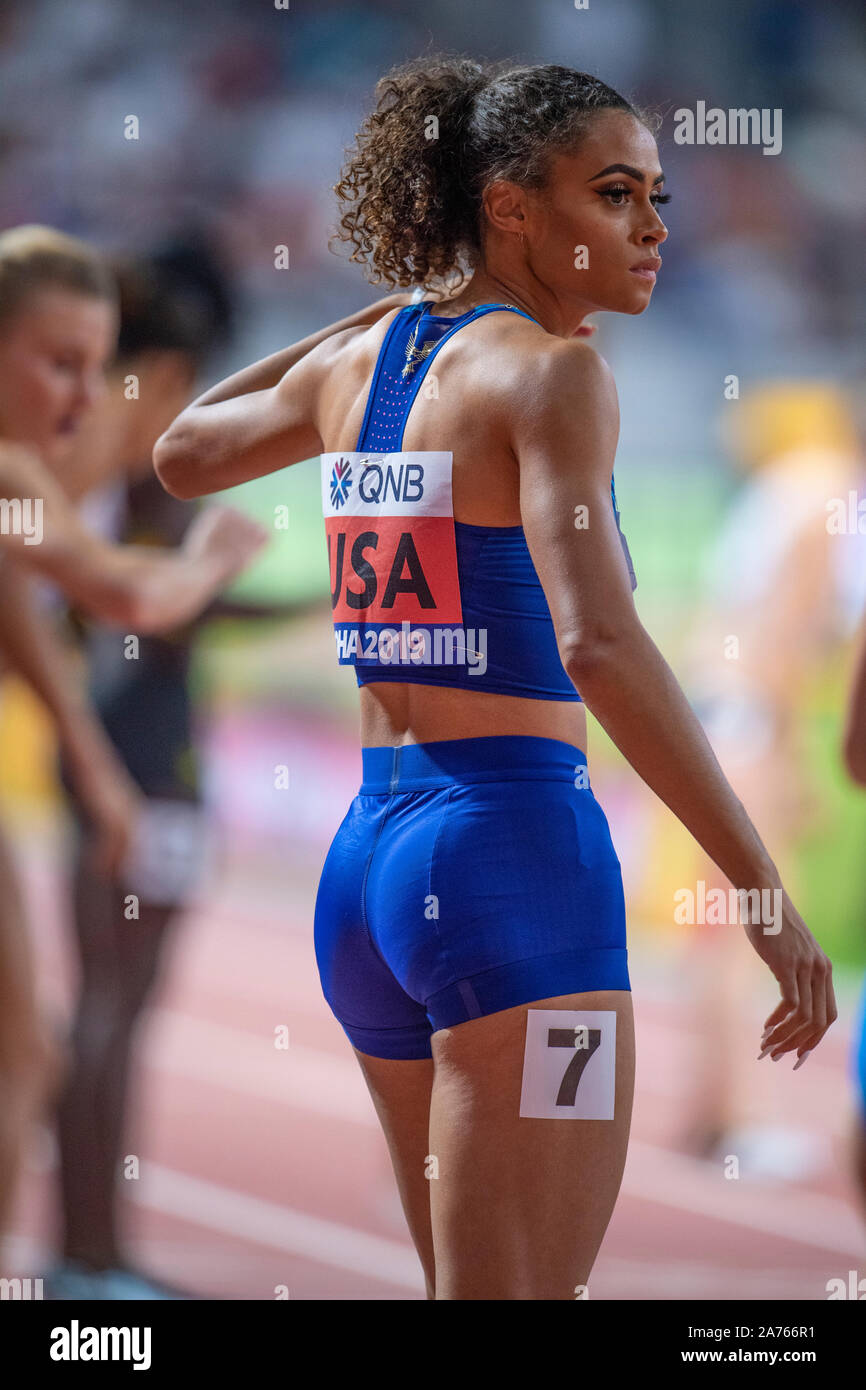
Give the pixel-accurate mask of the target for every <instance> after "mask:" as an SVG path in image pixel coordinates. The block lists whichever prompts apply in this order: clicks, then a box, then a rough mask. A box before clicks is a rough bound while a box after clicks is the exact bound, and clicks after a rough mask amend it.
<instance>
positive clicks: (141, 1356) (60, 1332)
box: [49, 1318, 151, 1371]
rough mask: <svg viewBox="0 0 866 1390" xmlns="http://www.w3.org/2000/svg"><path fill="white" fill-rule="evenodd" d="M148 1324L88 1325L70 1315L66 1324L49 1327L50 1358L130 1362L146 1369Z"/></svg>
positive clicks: (147, 1359) (147, 1361)
mask: <svg viewBox="0 0 866 1390" xmlns="http://www.w3.org/2000/svg"><path fill="white" fill-rule="evenodd" d="M150 1337H151V1329H150V1328H149V1327H88V1326H87V1325H86V1324H85V1326H84V1327H82V1326H81V1324H80V1323H79V1321H78V1319H77V1318H73V1319H72V1321H71V1323H70V1324H69V1326H68V1327H52V1329H51V1346H50V1348H49V1355H50V1357H51V1360H52V1361H131V1362H132V1363H133V1366H132V1369H133V1370H134V1371H148V1370H150Z"/></svg>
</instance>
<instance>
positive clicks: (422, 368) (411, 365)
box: [355, 299, 637, 589]
mask: <svg viewBox="0 0 866 1390" xmlns="http://www.w3.org/2000/svg"><path fill="white" fill-rule="evenodd" d="M433 303H434V301H433V300H431V299H425V300H423V301H422V302H421V303H419V304H407V305H406V307H405V308H404V309H401V310H400V312H399V313H398V314H395V316H394V319H393V321H392V323H391V324H390V326H389V328H388V332H387V333H386V334H385V339H384V342H383V343H382V346H381V348H380V349H379V356H378V358H377V360H376V367H375V370H374V372H373V379H372V381H371V383H370V390H369V393H368V396H367V406H366V409H365V411H364V419H363V422H362V424H361V431H360V434H359V435H358V442H357V444H356V445H355V450H356V452H358V453H362V452H364V451H365V450H371V451H372V450H375V451H376V452H377V453H395V454H396V453H399V452H400V450H401V449H402V447H403V434H404V432H405V429H406V421H407V420H408V418H409V412H410V410H411V409H412V405H413V403H414V401H415V398H416V396H417V395H418V392H419V390H420V389H421V384H422V382H423V380H424V377H425V376H426V374H427V372H428V371H429V370H430V364H431V363H432V361H433V358H434V357H435V356H436V353H437V352H438V351H439V349H440V348H441V346H442V344H443V343H446V342H447V341H448V339H449V338H450V337H451V336H452V335H453V334H454V333H457V332H458V331H459V330H460V329H461V328H463V327H464V325H465V324H467V323H472V322H474V320H475V319H479V318H481V317H482V316H483V315H484V314H493V313H496V312H498V311H499V310H505V311H506V312H507V313H510V314H520V315H521V316H522V317H523V318H525V319H529V320H530V322H531V323H537V322H538V320H537V319H534V318H533V317H532V315H531V314H527V313H526V312H525V311H524V310H523V309H518V308H517V306H516V305H515V304H481V305H479V306H478V308H477V309H471V310H469V311H468V312H467V313H465V314H461V315H458V317H457V318H454V319H446V318H437V317H436V316H435V315H431V314H430V312H429V311H430V308H431V306H432V305H433ZM419 337H420V338H421V339H422V341H421V343H420V344H419V343H418V338H419ZM425 349H427V351H426V352H425ZM610 497H611V502H612V504H613V512H614V517H615V519H616V525H617V530H618V531H619V533H620V539H621V541H622V547H623V552H624V554H625V558H626V563H627V565H628V570H629V576H630V578H631V584H632V588H633V589H634V588H635V587H636V586H637V579H636V577H635V572H634V565H633V564H632V558H631V555H630V553H629V549H628V545H627V544H626V539H625V536H624V535H623V534H622V528H621V527H620V516H619V509H618V507H617V505H616V491H615V488H614V479H613V473H611V479H610Z"/></svg>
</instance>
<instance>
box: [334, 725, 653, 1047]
mask: <svg viewBox="0 0 866 1390" xmlns="http://www.w3.org/2000/svg"><path fill="white" fill-rule="evenodd" d="M361 751H362V769H363V781H362V783H361V786H360V788H359V790H358V794H357V796H356V797H355V798H354V800H353V801H352V803H351V805H350V807H349V809H348V811H347V813H346V815H345V817H344V819H343V823H342V824H341V826H340V828H339V830H338V831H337V833H336V836H335V837H334V840H333V842H332V844H331V847H330V849H329V850H328V854H327V857H326V859H325V864H324V867H323V869H322V877H321V881H320V883H319V890H318V894H317V898H316V910H315V947H316V959H317V961H318V966H319V977H320V979H321V982H322V989H323V991H324V994H325V998H326V999H327V1001H328V1004H329V1005H330V1007H331V1009H332V1010H333V1013H334V1015H335V1017H336V1018H337V1020H338V1022H339V1023H340V1024H341V1026H342V1028H343V1030H344V1032H345V1033H346V1035H347V1037H348V1038H349V1041H350V1042H351V1043H352V1044H353V1046H354V1047H356V1048H357V1049H358V1051H359V1052H364V1053H367V1054H368V1055H370V1056H372V1057H391V1058H417V1057H430V1056H432V1051H431V1047H430V1037H431V1034H433V1033H434V1032H436V1031H437V1029H440V1028H450V1027H452V1026H454V1025H455V1024H458V1023H465V1022H467V1021H468V1020H469V1019H472V1018H481V1017H483V1016H484V1015H486V1014H493V1013H497V1012H498V1011H499V1010H500V1009H510V1008H512V1007H514V1006H515V1005H517V1004H527V1003H530V1002H531V1001H532V1000H534V999H547V998H553V997H555V996H557V995H562V994H574V993H577V992H580V991H585V990H599V989H622V990H628V989H630V988H631V985H630V983H629V976H628V956H627V951H626V931H625V902H624V898H623V887H622V873H621V870H620V863H619V859H618V858H617V855H616V851H615V850H614V847H613V844H612V842H611V838H610V830H609V827H608V823H607V818H606V816H605V814H604V812H603V811H602V809H601V806H600V805H599V804H598V802H597V801H596V799H595V796H594V795H593V792H592V790H591V788H590V786H589V780H588V777H587V775H586V757H585V755H584V754H583V753H582V752H581V750H580V749H579V748H577V747H575V746H573V745H572V744H570V743H564V742H562V741H560V740H559V739H552V738H536V737H530V736H528V735H512V734H508V735H493V736H490V737H486V738H462V739H446V740H442V741H437V742H434V743H418V744H409V745H406V746H404V747H402V748H393V747H376V748H363V749H362V750H361Z"/></svg>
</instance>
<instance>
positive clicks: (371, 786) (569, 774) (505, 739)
mask: <svg viewBox="0 0 866 1390" xmlns="http://www.w3.org/2000/svg"><path fill="white" fill-rule="evenodd" d="M361 761H362V770H363V781H362V782H361V786H360V788H359V791H360V793H361V794H362V795H366V794H376V793H383V792H384V793H389V792H395V791H412V790H420V789H422V788H431V787H449V786H452V785H453V784H454V783H457V782H519V781H550V780H554V781H563V782H574V780H575V771H576V769H577V768H578V767H579V766H583V767H585V766H586V754H585V753H584V752H582V750H581V749H580V748H578V747H577V745H576V744H572V743H565V742H564V741H563V740H562V739H558V738H539V737H537V736H535V735H534V734H490V735H487V736H485V737H482V738H448V739H438V740H436V741H435V742H433V743H407V744H404V745H403V746H402V747H400V748H394V747H391V746H390V745H388V746H377V747H375V748H362V749H361Z"/></svg>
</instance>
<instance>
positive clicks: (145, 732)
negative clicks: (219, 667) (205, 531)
mask: <svg viewBox="0 0 866 1390" xmlns="http://www.w3.org/2000/svg"><path fill="white" fill-rule="evenodd" d="M112 269H113V271H114V275H115V279H116V281H117V283H118V287H119V293H120V331H119V337H118V347H117V352H116V355H115V358H114V360H113V362H112V364H111V368H110V370H109V373H108V388H109V389H108V391H107V392H106V394H105V395H104V397H103V398H102V400H101V401H100V403H99V404H98V405H97V406H96V408H95V409H94V410H93V411H92V412H91V414H90V417H89V419H88V422H87V427H86V429H85V430H84V431H83V432H82V436H81V437H79V440H78V441H77V443H76V445H75V446H74V448H73V450H72V453H71V456H70V458H69V460H68V464H67V472H68V475H74V477H75V479H76V483H77V487H78V488H82V487H84V486H85V485H86V486H87V496H86V497H85V500H84V503H83V505H82V509H81V510H82V512H83V514H84V516H85V517H86V518H87V520H88V523H89V524H90V526H91V528H92V529H93V530H94V531H97V532H99V533H100V534H103V535H105V536H106V537H107V538H110V539H112V540H115V541H118V542H120V541H122V542H123V543H124V544H133V545H140V546H147V545H158V546H177V545H180V544H181V543H182V540H183V536H184V534H185V532H186V531H187V530H188V528H189V526H190V524H191V523H192V521H193V518H194V516H195V514H196V511H197V510H198V509H197V507H196V506H195V505H194V504H192V503H189V502H181V501H178V500H177V499H176V498H174V497H171V496H170V495H169V494H168V493H167V492H166V491H165V489H164V488H163V487H162V486H161V484H160V482H159V480H158V478H157V477H156V475H155V474H154V471H153V465H152V463H151V453H152V450H153V445H154V443H155V441H156V439H157V438H158V436H159V435H160V434H161V433H162V431H163V429H164V428H165V427H166V425H167V423H168V422H169V421H170V420H171V419H173V418H174V416H175V415H176V414H177V413H178V412H179V410H180V409H181V408H182V407H183V405H184V404H186V402H187V401H188V400H189V397H190V394H191V390H192V386H193V383H194V382H195V380H196V378H197V377H198V375H199V373H200V371H201V370H202V368H203V366H204V364H205V363H206V362H207V360H208V359H209V358H211V357H212V355H213V354H214V353H215V352H216V351H217V350H218V349H219V348H220V347H221V346H222V345H223V344H224V342H225V341H226V339H227V337H228V335H229V332H230V329H231V315H230V303H229V297H228V290H227V287H226V284H225V280H224V276H223V274H222V271H221V268H220V267H219V266H218V265H217V263H216V262H215V261H214V259H213V258H212V256H210V255H209V252H208V247H207V244H206V243H205V242H202V241H197V242H187V243H183V244H179V245H176V246H173V247H170V248H167V249H166V250H165V251H164V252H162V253H159V254H158V255H156V256H155V257H153V258H152V259H151V260H150V261H149V262H120V263H112ZM132 377H134V378H135V379H136V380H137V381H138V383H139V391H140V399H139V402H138V405H137V407H136V409H135V410H131V409H130V407H129V404H128V402H127V401H125V399H124V382H125V381H128V380H129V379H130V378H132ZM96 483H99V484H100V485H99V486H96V487H95V484H96ZM297 609H298V605H295V604H287V605H280V606H278V605H276V604H270V605H262V604H252V603H249V604H247V603H241V602H237V601H230V600H226V599H222V598H220V599H215V600H212V601H211V602H210V603H209V604H208V605H207V606H206V607H205V608H204V609H203V610H202V611H201V612H200V613H199V614H198V615H196V616H194V617H193V618H191V619H190V620H189V621H188V622H186V623H184V624H183V625H182V626H180V627H177V628H173V629H172V630H171V632H170V633H165V634H158V635H157V634H154V635H147V636H144V637H142V639H141V641H140V642H139V644H138V648H137V651H136V654H135V658H134V659H129V657H128V654H127V651H126V647H125V642H124V637H123V634H119V633H118V632H117V631H116V630H111V629H109V628H106V627H102V626H100V625H98V624H93V623H86V622H85V621H84V619H83V616H82V615H81V613H80V612H78V611H72V612H71V613H70V623H71V625H72V626H73V627H74V628H75V630H76V631H77V632H78V634H79V635H80V638H81V645H82V655H83V658H84V661H85V665H86V669H87V671H88V676H89V679H88V690H89V695H90V698H91V700H92V703H93V707H94V709H95V710H96V712H97V713H98V716H99V719H100V722H101V724H102V726H103V728H104V729H105V731H106V732H107V734H108V736H109V738H110V739H111V743H112V746H113V748H114V749H115V750H116V752H117V754H118V756H119V757H120V759H121V760H122V763H123V766H124V768H125V770H126V771H127V773H128V774H129V775H130V777H131V778H132V779H133V781H134V783H135V786H136V788H137V791H138V792H139V793H140V794H141V795H142V797H143V798H144V804H143V808H142V814H141V816H140V817H139V820H138V823H137V832H136V835H135V837H134V840H133V844H132V846H131V852H130V854H129V855H128V856H127V859H126V861H125V863H124V864H123V865H122V866H121V867H120V868H119V869H118V870H117V871H116V872H112V873H105V872H97V871H95V870H94V867H93V865H92V864H91V862H90V858H89V856H88V855H87V853H86V816H85V814H84V811H85V808H84V807H82V805H81V804H80V802H79V800H78V798H77V797H76V795H75V784H74V780H73V778H72V777H71V775H70V774H71V769H69V768H64V770H63V772H64V776H63V780H64V785H65V787H66V790H67V792H69V793H70V807H71V810H72V812H73V816H74V820H75V826H76V834H75V847H74V853H73V865H72V872H73V891H72V915H73V922H74V927H75V931H76V936H77V946H78V955H79V961H80V982H79V991H78V996H77V1002H76V1005H75V1010H74V1016H73V1020H72V1025H71V1034H70V1038H71V1041H70V1059H69V1064H68V1067H67V1070H66V1075H65V1079H64V1085H63V1090H62V1093H61V1096H60V1099H59V1105H58V1137H59V1145H60V1187H61V1200H62V1214H63V1235H62V1249H63V1258H62V1260H61V1262H60V1263H58V1265H57V1266H56V1267H55V1268H54V1269H53V1270H52V1271H51V1272H50V1274H49V1276H48V1278H47V1281H46V1285H45V1288H46V1296H48V1297H52V1298H65V1299H76V1298H100V1299H113V1298H129V1299H135V1298H154V1297H171V1296H172V1294H173V1292H174V1291H173V1290H172V1289H171V1288H169V1287H168V1286H165V1285H162V1284H160V1283H158V1282H156V1281H154V1280H152V1279H147V1278H145V1277H144V1276H142V1275H141V1274H140V1273H139V1272H138V1271H136V1270H135V1269H134V1268H132V1267H130V1265H129V1262H128V1260H127V1258H126V1255H125V1252H124V1249H123V1243H122V1240H121V1234H120V1225H121V1212H120V1205H121V1203H120V1195H119V1194H120V1191H121V1187H122V1184H120V1182H119V1176H120V1168H121V1162H122V1152H123V1149H122V1146H123V1140H124V1120H125V1115H126V1111H127V1108H128V1092H129V1074H130V1060H131V1048H132V1043H133V1037H134V1033H135V1029H136V1024H137V1023H138V1020H139V1017H140V1015H141V1012H142V1009H143V1006H144V1004H145V1002H146V1001H147V1000H148V998H149V996H150V994H151V991H152V989H153V986H154V983H155V980H156V978H157V973H158V970H159V967H160V962H161V960H162V958H163V953H164V948H165V946H166V944H167V942H168V939H169V934H170V928H171V927H172V925H173V924H174V923H175V922H176V921H177V918H178V914H179V912H180V911H181V910H182V909H183V907H184V906H185V905H186V904H187V903H188V902H189V900H190V897H191V895H192V893H193V892H194V890H195V889H196V887H197V886H198V884H199V883H200V882H201V877H202V873H203V870H204V867H205V865H206V863H207V862H208V858H209V856H208V854H207V850H208V845H209V836H208V827H207V824H206V819H205V813H204V809H203V806H202V795H201V785H200V769H199V762H198V756H197V753H196V748H195V729H194V709H193V696H192V693H191V690H190V665H191V659H192V655H193V645H194V639H195V636H196V632H197V630H198V629H199V628H200V627H201V625H202V624H203V623H204V622H206V621H208V620H211V619H213V618H216V617H227V616H232V617H244V618H247V617H256V616H257V617H268V618H270V617H274V616H285V615H287V614H291V613H295V612H297ZM130 893H134V894H135V895H136V897H137V899H138V908H137V916H136V917H135V919H134V920H130V917H129V913H128V911H127V910H126V908H127V902H128V895H129V894H130Z"/></svg>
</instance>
